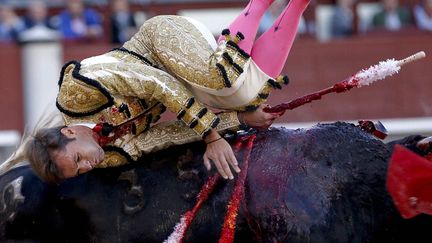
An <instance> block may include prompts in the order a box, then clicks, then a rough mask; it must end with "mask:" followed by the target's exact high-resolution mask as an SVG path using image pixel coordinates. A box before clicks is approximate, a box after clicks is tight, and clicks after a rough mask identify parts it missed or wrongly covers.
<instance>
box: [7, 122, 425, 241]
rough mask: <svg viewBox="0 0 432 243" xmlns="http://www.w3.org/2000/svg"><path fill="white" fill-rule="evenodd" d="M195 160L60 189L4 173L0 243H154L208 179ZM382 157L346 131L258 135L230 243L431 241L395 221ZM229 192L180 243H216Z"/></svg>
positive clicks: (227, 186) (182, 158)
mask: <svg viewBox="0 0 432 243" xmlns="http://www.w3.org/2000/svg"><path fill="white" fill-rule="evenodd" d="M410 140H418V138H416V137H412V138H408V139H407V140H406V141H408V142H409V141H410ZM203 151H204V146H203V145H202V144H201V143H197V144H193V145H184V146H179V147H175V148H171V149H168V150H165V151H162V152H159V153H155V154H153V155H151V156H148V157H145V158H143V159H142V163H136V164H131V165H127V166H123V167H120V168H111V169H100V170H94V171H92V172H91V173H88V174H85V175H82V176H79V177H77V178H74V179H72V180H69V181H67V182H65V183H63V184H61V185H60V186H48V185H46V184H44V183H42V182H41V181H40V180H39V179H38V178H37V177H35V175H34V174H33V173H32V171H31V170H30V168H29V167H28V166H23V167H19V168H17V169H14V170H11V171H9V172H8V173H7V174H5V175H4V176H2V177H0V192H1V194H0V241H5V240H13V241H14V242H15V241H18V242H19V241H21V240H23V241H26V242H27V241H30V242H162V241H163V240H164V239H166V238H167V237H168V236H169V235H170V233H171V232H172V231H173V227H174V226H175V224H176V223H177V222H178V221H179V219H180V217H181V215H182V214H183V213H184V212H186V211H187V210H190V209H191V208H192V207H193V205H194V203H195V199H196V196H197V193H198V192H199V190H200V188H201V186H202V185H203V183H204V182H205V181H206V179H207V176H208V175H209V173H207V172H206V171H205V169H204V166H203V163H202V154H203ZM390 154H391V145H388V144H384V143H382V142H381V141H379V140H377V139H374V138H373V137H372V136H371V135H369V134H366V133H364V132H363V131H361V130H360V129H359V128H357V127H355V126H353V125H351V124H346V123H335V124H327V125H317V126H315V127H313V128H310V129H299V130H286V129H271V130H269V131H266V132H262V133H259V134H258V136H257V139H256V142H255V145H254V148H253V150H252V152H251V160H250V163H249V171H248V177H247V181H246V184H245V198H244V201H243V204H242V205H241V207H240V213H239V216H238V218H237V228H236V235H235V239H236V242H400V241H406V242H408V241H409V242H420V241H421V240H423V241H425V242H430V240H431V238H432V237H431V236H430V235H428V234H427V233H428V230H429V231H430V229H431V228H430V226H431V225H432V224H431V222H432V220H431V219H430V218H429V217H427V216H420V217H417V218H415V219H413V220H403V219H401V218H400V216H399V215H398V213H397V212H396V209H395V208H394V206H393V204H392V201H391V199H390V197H389V195H388V194H387V192H386V189H385V176H386V168H387V161H388V158H389V156H390ZM239 161H240V163H242V159H241V158H239ZM211 173H214V171H213V172H211ZM233 185H234V181H226V182H225V181H222V182H220V183H219V184H218V186H217V187H216V189H215V191H214V193H213V194H212V195H211V196H210V198H209V200H208V201H207V202H206V203H205V204H204V205H203V207H202V208H201V210H200V211H199V212H198V214H197V217H196V218H195V220H194V221H193V223H192V225H191V227H190V228H189V230H188V232H187V235H186V238H185V241H186V242H215V241H217V239H218V238H219V234H220V230H221V227H222V224H223V220H224V215H225V211H226V205H227V202H228V201H229V198H230V195H231V191H232V188H233Z"/></svg>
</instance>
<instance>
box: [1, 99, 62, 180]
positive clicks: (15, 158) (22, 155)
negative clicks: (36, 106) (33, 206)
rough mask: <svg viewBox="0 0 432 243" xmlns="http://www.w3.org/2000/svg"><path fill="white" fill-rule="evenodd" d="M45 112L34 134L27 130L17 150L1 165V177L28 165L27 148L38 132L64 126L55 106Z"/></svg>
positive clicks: (49, 106) (50, 106)
mask: <svg viewBox="0 0 432 243" xmlns="http://www.w3.org/2000/svg"><path fill="white" fill-rule="evenodd" d="M44 111H45V112H44V113H43V114H42V115H41V117H40V118H39V120H38V122H37V123H36V125H35V127H34V129H33V130H32V132H29V130H30V129H29V128H26V129H25V131H24V134H23V136H22V137H21V142H20V143H19V145H18V146H17V148H16V150H15V151H14V152H13V153H12V155H11V156H10V157H9V158H8V159H6V161H5V162H4V163H2V164H0V175H3V174H4V173H6V172H7V171H9V170H11V169H12V168H15V167H18V166H21V165H24V164H27V163H28V157H27V153H26V147H27V144H28V143H29V141H32V140H33V139H34V138H35V135H36V134H37V133H38V131H40V130H41V129H44V128H52V127H58V126H64V120H63V118H62V116H61V113H60V111H58V110H57V108H55V105H54V104H49V105H48V106H47V107H46V109H44Z"/></svg>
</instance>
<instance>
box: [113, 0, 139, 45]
mask: <svg viewBox="0 0 432 243" xmlns="http://www.w3.org/2000/svg"><path fill="white" fill-rule="evenodd" d="M111 7H112V14H111V41H112V43H116V44H123V43H124V42H125V41H127V40H129V39H130V38H131V37H132V35H133V34H135V32H136V31H137V24H136V22H135V19H134V16H133V14H132V13H131V12H130V10H129V3H128V1H127V0H113V1H112V5H111Z"/></svg>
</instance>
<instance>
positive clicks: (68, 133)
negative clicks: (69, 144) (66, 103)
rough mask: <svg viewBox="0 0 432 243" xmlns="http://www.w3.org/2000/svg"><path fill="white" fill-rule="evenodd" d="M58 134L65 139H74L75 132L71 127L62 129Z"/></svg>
mask: <svg viewBox="0 0 432 243" xmlns="http://www.w3.org/2000/svg"><path fill="white" fill-rule="evenodd" d="M60 132H61V133H62V134H63V135H64V136H66V137H67V138H75V136H76V131H75V129H74V128H73V127H63V128H62V129H61V130H60Z"/></svg>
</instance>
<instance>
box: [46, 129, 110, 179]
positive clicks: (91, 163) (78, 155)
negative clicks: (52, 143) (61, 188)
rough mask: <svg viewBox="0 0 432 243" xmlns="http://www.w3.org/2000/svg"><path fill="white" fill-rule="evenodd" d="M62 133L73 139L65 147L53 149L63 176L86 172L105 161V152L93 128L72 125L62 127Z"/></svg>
mask: <svg viewBox="0 0 432 243" xmlns="http://www.w3.org/2000/svg"><path fill="white" fill-rule="evenodd" d="M61 133H62V134H63V135H64V136H66V137H67V138H69V139H72V140H71V141H69V142H68V143H67V144H66V146H65V148H64V149H62V150H55V151H52V152H51V156H52V159H53V161H54V163H55V164H56V166H57V168H58V169H59V171H60V173H61V176H62V177H63V178H65V179H67V178H71V177H75V176H77V175H80V174H83V173H86V172H88V171H90V170H92V169H93V168H94V167H95V166H96V165H98V164H99V163H100V162H102V161H103V159H104V156H105V153H104V151H103V149H102V148H101V146H100V145H99V144H98V142H97V135H95V134H94V132H93V130H92V129H90V128H88V127H86V126H70V127H64V128H62V129H61Z"/></svg>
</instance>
